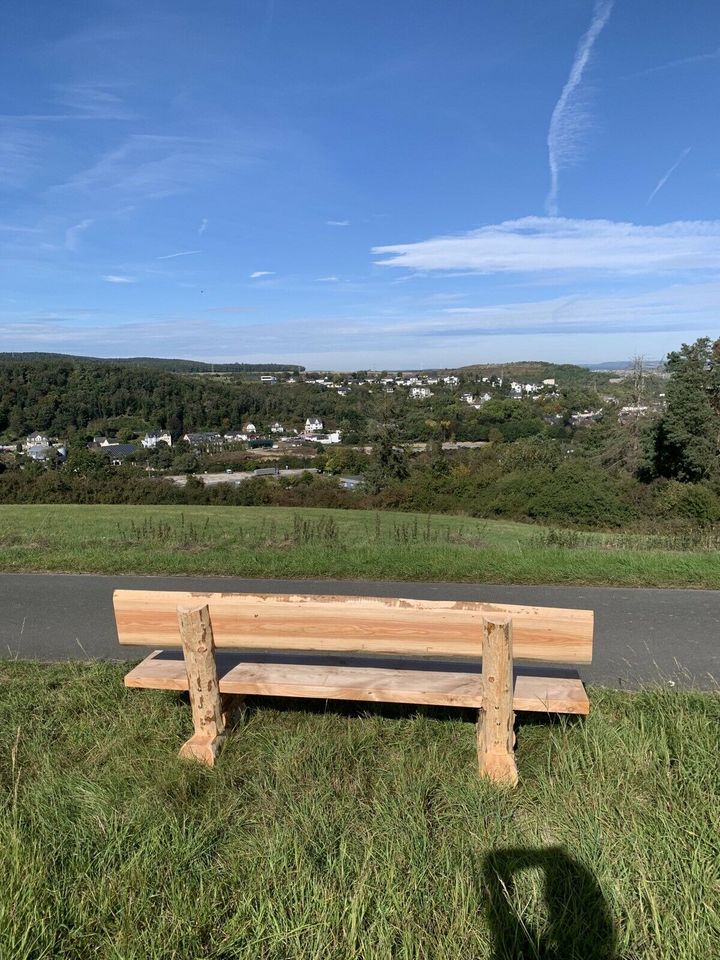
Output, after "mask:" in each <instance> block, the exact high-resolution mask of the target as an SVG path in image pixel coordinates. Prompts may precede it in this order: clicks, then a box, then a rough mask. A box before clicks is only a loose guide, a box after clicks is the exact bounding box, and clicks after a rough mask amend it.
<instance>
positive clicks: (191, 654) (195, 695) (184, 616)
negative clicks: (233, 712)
mask: <svg viewBox="0 0 720 960" xmlns="http://www.w3.org/2000/svg"><path fill="white" fill-rule="evenodd" d="M177 619H178V627H179V633H180V639H181V642H182V648H183V655H184V658H185V659H184V664H185V673H186V678H187V684H188V691H189V693H190V706H191V707H192V719H193V726H194V728H195V732H194V733H193V735H192V737H191V738H190V739H189V740H188V741H187V742H186V743H184V744H183V745H182V747H181V748H180V756H181V757H183V758H184V759H187V760H199V761H200V762H201V763H204V764H206V765H207V766H208V767H213V766H214V765H215V760H216V758H217V755H218V751H219V749H220V745H221V742H222V739H223V736H224V734H225V720H224V717H223V708H222V703H221V700H220V686H219V682H218V674H217V667H216V665H215V644H214V642H213V630H212V624H211V622H210V610H209V609H208V606H207V604H205V605H203V606H200V607H191V608H185V607H178V610H177Z"/></svg>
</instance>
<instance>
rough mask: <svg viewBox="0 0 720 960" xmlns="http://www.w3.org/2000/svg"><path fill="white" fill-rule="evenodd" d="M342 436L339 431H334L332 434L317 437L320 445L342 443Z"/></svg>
mask: <svg viewBox="0 0 720 960" xmlns="http://www.w3.org/2000/svg"><path fill="white" fill-rule="evenodd" d="M341 437H342V434H341V433H340V431H339V430H334V431H333V432H332V433H324V434H322V435H321V436H319V437H317V442H318V443H340V442H341Z"/></svg>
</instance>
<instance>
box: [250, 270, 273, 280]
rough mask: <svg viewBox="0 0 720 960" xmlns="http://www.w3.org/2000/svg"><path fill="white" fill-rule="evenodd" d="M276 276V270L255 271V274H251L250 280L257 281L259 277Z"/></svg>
mask: <svg viewBox="0 0 720 960" xmlns="http://www.w3.org/2000/svg"><path fill="white" fill-rule="evenodd" d="M274 276H275V271H274V270H255V271H254V272H253V273H251V274H250V277H249V279H250V280H257V279H258V278H259V277H274Z"/></svg>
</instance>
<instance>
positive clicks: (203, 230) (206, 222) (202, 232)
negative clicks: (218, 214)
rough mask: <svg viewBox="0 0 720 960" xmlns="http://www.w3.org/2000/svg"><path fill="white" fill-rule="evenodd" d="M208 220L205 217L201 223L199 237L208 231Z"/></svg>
mask: <svg viewBox="0 0 720 960" xmlns="http://www.w3.org/2000/svg"><path fill="white" fill-rule="evenodd" d="M207 225H208V218H207V217H203V218H202V220H201V221H200V226H199V227H198V236H199V237H201V236H202V235H203V234H204V233H205V231H206V230H207Z"/></svg>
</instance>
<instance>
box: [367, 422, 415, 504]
mask: <svg viewBox="0 0 720 960" xmlns="http://www.w3.org/2000/svg"><path fill="white" fill-rule="evenodd" d="M407 476H408V467H407V455H406V453H405V449H404V447H401V446H399V445H398V444H397V443H396V438H395V434H394V433H393V431H392V430H390V429H387V428H386V429H384V430H383V431H382V432H381V433H380V436H379V437H378V440H377V441H376V443H375V444H374V445H373V451H372V456H371V457H370V463H369V464H368V466H367V467H366V468H365V472H364V473H363V477H364V479H365V486H366V488H367V490H368V492H369V493H379V492H380V491H381V490H383V489H384V488H385V487H386V486H388V484H390V483H392V482H393V481H395V480H405V479H407Z"/></svg>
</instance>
